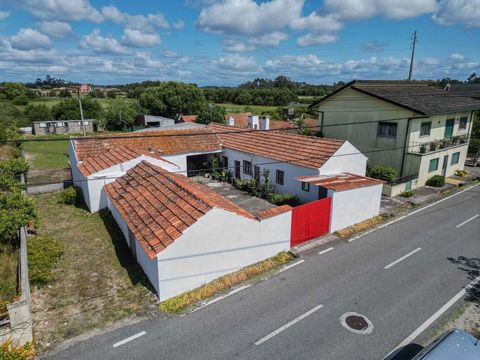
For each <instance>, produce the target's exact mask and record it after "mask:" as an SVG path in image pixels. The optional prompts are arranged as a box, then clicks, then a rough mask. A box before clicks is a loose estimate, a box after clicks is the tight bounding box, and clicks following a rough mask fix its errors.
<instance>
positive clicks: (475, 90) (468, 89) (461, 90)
mask: <svg viewBox="0 0 480 360" xmlns="http://www.w3.org/2000/svg"><path fill="white" fill-rule="evenodd" d="M448 93H449V94H451V95H459V96H468V97H473V98H479V99H480V83H475V84H451V85H450V90H449V91H448Z"/></svg>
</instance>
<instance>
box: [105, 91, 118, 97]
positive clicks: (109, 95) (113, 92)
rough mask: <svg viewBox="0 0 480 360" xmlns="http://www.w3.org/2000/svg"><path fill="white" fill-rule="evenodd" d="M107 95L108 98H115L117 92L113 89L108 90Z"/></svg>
mask: <svg viewBox="0 0 480 360" xmlns="http://www.w3.org/2000/svg"><path fill="white" fill-rule="evenodd" d="M107 97H108V98H109V99H115V98H116V97H117V92H116V91H115V90H110V91H109V92H107Z"/></svg>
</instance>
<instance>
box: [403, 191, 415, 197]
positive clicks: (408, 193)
mask: <svg viewBox="0 0 480 360" xmlns="http://www.w3.org/2000/svg"><path fill="white" fill-rule="evenodd" d="M413 195H415V194H414V193H413V191H411V190H407V191H404V192H402V193H400V196H403V197H406V198H409V197H412V196H413Z"/></svg>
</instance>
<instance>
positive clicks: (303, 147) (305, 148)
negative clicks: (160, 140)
mask: <svg viewBox="0 0 480 360" xmlns="http://www.w3.org/2000/svg"><path fill="white" fill-rule="evenodd" d="M208 127H209V128H211V129H214V130H215V131H217V135H218V137H219V138H220V139H221V141H222V144H223V146H224V147H226V148H230V149H234V150H238V151H242V152H245V153H249V154H255V155H259V156H264V157H266V158H270V159H274V160H278V161H284V162H288V163H291V164H296V165H300V166H305V167H308V168H313V169H318V168H320V167H321V166H322V165H323V164H324V163H325V162H326V161H327V160H328V159H330V157H331V156H332V155H333V154H334V153H335V152H336V151H337V150H338V149H339V148H340V147H341V146H342V145H343V144H344V143H345V140H337V139H327V138H318V137H315V136H303V135H296V134H291V133H287V132H284V131H261V130H243V131H242V130H239V129H232V127H229V126H224V125H219V124H213V123H211V124H209V126H208Z"/></svg>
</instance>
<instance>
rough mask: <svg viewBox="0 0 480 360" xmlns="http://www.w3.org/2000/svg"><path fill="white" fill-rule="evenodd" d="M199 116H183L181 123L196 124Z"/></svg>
mask: <svg viewBox="0 0 480 360" xmlns="http://www.w3.org/2000/svg"><path fill="white" fill-rule="evenodd" d="M197 117H198V116H197V115H182V116H181V117H180V122H191V123H194V122H196V121H197Z"/></svg>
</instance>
